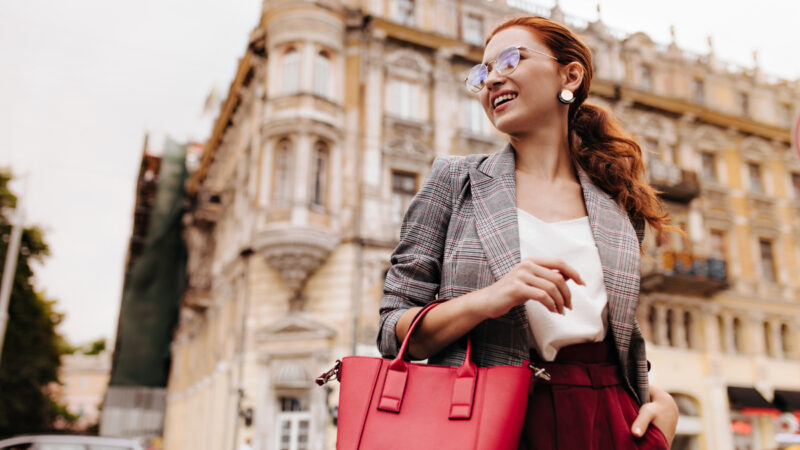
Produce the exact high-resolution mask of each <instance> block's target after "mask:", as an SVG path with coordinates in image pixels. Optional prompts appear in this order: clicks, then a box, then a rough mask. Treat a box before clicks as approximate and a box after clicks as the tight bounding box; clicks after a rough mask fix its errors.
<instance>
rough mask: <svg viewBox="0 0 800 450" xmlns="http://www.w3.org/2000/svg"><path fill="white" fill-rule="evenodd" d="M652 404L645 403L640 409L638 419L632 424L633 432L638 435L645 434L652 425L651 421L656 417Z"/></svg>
mask: <svg viewBox="0 0 800 450" xmlns="http://www.w3.org/2000/svg"><path fill="white" fill-rule="evenodd" d="M651 406H652V405H650V404H648V403H645V404H644V405H642V407H641V408H640V409H639V415H638V416H636V420H634V421H633V425H631V433H633V435H634V436H636V437H642V436H644V432H645V430H647V427H648V426H650V422H652V421H653V418H654V417H655V413H654V412H653V408H652V407H651Z"/></svg>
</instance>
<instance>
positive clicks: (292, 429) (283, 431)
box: [277, 397, 311, 450]
mask: <svg viewBox="0 0 800 450" xmlns="http://www.w3.org/2000/svg"><path fill="white" fill-rule="evenodd" d="M278 403H279V405H280V412H279V413H278V433H277V436H278V448H279V449H280V450H308V448H309V428H310V424H311V413H310V412H309V408H308V401H307V400H306V399H305V398H299V397H280V398H278Z"/></svg>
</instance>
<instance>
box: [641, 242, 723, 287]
mask: <svg viewBox="0 0 800 450" xmlns="http://www.w3.org/2000/svg"><path fill="white" fill-rule="evenodd" d="M727 287H728V270H727V267H726V264H725V261H723V260H721V259H716V258H705V257H700V256H697V255H692V254H691V253H688V252H675V251H665V252H663V253H662V254H661V262H660V264H659V265H658V266H657V267H656V268H655V269H654V270H652V271H651V272H649V273H645V274H643V275H642V282H641V289H642V291H643V292H664V293H673V294H687V295H701V296H705V297H708V296H711V295H712V294H715V293H716V292H719V291H721V290H723V289H726V288H727Z"/></svg>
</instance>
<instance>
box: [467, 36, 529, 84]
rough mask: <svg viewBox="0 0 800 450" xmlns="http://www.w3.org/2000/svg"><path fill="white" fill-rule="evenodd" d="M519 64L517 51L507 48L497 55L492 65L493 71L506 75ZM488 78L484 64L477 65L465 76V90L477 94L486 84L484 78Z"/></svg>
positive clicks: (516, 49) (487, 70)
mask: <svg viewBox="0 0 800 450" xmlns="http://www.w3.org/2000/svg"><path fill="white" fill-rule="evenodd" d="M518 64H519V49H518V48H516V47H508V48H506V49H505V50H503V51H502V52H500V54H499V55H497V59H496V60H495V63H494V68H493V70H496V71H497V73H499V74H500V75H508V74H510V73H511V72H512V71H513V70H514V69H516V68H517V65H518ZM488 76H489V69H488V67H486V64H478V65H476V66H475V67H473V68H472V69H470V71H469V75H467V88H469V90H471V91H472V92H478V91H480V90H481V89H483V86H484V85H485V84H486V78H487V77H488Z"/></svg>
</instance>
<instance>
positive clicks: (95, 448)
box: [0, 434, 143, 450]
mask: <svg viewBox="0 0 800 450" xmlns="http://www.w3.org/2000/svg"><path fill="white" fill-rule="evenodd" d="M0 450H143V449H142V446H141V445H139V443H138V442H136V441H133V440H130V439H119V438H110V437H102V436H75V435H67V434H62V435H55V434H50V435H45V434H41V435H30V436H17V437H13V438H10V439H3V440H2V441H0Z"/></svg>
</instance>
